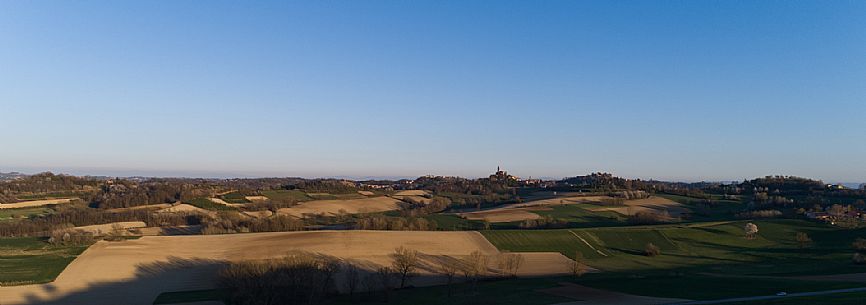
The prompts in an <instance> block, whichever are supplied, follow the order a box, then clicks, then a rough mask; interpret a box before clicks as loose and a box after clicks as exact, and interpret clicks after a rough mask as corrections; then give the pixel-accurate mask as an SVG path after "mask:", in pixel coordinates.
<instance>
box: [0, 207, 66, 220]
mask: <svg viewBox="0 0 866 305" xmlns="http://www.w3.org/2000/svg"><path fill="white" fill-rule="evenodd" d="M52 212H54V210H52V209H51V208H47V207H35V208H21V209H2V210H0V221H2V220H8V219H15V218H21V217H26V218H31V217H34V216H39V215H46V214H50V213H52Z"/></svg>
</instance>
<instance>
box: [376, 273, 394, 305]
mask: <svg viewBox="0 0 866 305" xmlns="http://www.w3.org/2000/svg"><path fill="white" fill-rule="evenodd" d="M376 279H378V280H379V285H380V286H381V287H382V293H383V296H384V298H385V302H388V298H389V296H390V295H391V290H393V289H394V270H392V269H391V268H389V267H381V268H379V269H378V270H376Z"/></svg>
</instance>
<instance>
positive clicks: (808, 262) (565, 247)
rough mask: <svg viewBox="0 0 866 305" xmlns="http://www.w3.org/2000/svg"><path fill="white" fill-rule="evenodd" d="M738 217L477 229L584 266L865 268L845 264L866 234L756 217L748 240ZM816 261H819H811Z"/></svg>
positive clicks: (753, 270) (770, 270) (518, 247)
mask: <svg viewBox="0 0 866 305" xmlns="http://www.w3.org/2000/svg"><path fill="white" fill-rule="evenodd" d="M744 223H745V222H744V221H738V222H715V223H693V224H684V225H659V226H640V227H609V228H585V229H569V230H496V231H483V232H482V234H484V236H485V237H487V239H488V240H490V242H491V243H493V244H494V245H496V246H497V247H499V248H500V249H503V250H511V251H557V252H561V253H563V254H565V255H567V256H569V257H573V256H574V253H575V251H579V252H580V253H582V255H583V256H584V257H586V258H587V259H588V260H587V263H588V264H589V265H591V266H593V267H596V268H599V269H602V270H606V271H610V272H638V271H640V272H652V271H667V270H671V269H693V270H700V271H702V272H712V273H729V274H816V273H824V274H826V273H853V272H866V266H863V265H854V264H852V263H851V262H850V258H851V255H852V254H853V252H852V251H851V249H850V244H851V242H852V241H853V240H854V238H856V237H866V230H864V229H858V230H840V229H838V228H835V227H831V226H828V225H823V224H818V223H813V222H808V221H801V220H765V221H755V223H756V224H757V225H758V227H759V232H758V236H757V238H755V239H752V240H749V239H746V238H745V237H744V234H743V229H742V227H743V224H744ZM800 231H801V232H806V233H808V234H809V236H811V238H812V239H813V240H814V243H813V245H812V246H811V247H810V248H807V249H799V248H798V247H797V244H796V242H795V241H794V234H795V232H800ZM581 238H583V240H581ZM584 241H585V242H584ZM649 242H652V243H653V244H655V245H657V246H659V247H660V248H661V250H662V255H660V256H658V257H647V256H644V255H642V251H643V249H644V247H645V245H646V244H647V243H649ZM590 245H591V246H592V247H594V248H595V249H597V250H598V251H595V250H593V249H592V248H591V247H590ZM599 252H601V253H603V254H601V253H599ZM817 261H820V262H821V263H820V264H816V263H815V262H817Z"/></svg>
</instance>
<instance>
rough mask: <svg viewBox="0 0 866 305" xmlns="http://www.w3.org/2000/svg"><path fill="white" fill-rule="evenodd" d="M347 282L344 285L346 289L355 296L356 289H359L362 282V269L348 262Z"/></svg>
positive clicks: (350, 294)
mask: <svg viewBox="0 0 866 305" xmlns="http://www.w3.org/2000/svg"><path fill="white" fill-rule="evenodd" d="M345 270H346V282H345V283H343V285H344V286H345V288H346V291H347V292H348V293H349V296H350V297H351V296H354V294H355V291H356V290H358V284H360V282H361V269H360V268H358V266H355V265H354V264H352V263H346V268H345Z"/></svg>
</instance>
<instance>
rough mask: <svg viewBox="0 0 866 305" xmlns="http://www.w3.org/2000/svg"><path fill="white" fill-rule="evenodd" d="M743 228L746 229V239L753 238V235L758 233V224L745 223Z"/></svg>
mask: <svg viewBox="0 0 866 305" xmlns="http://www.w3.org/2000/svg"><path fill="white" fill-rule="evenodd" d="M743 230H745V231H746V238H747V239H755V235H757V234H758V225H756V224H753V223H751V222H750V223H747V224H746V226H745V227H743Z"/></svg>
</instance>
